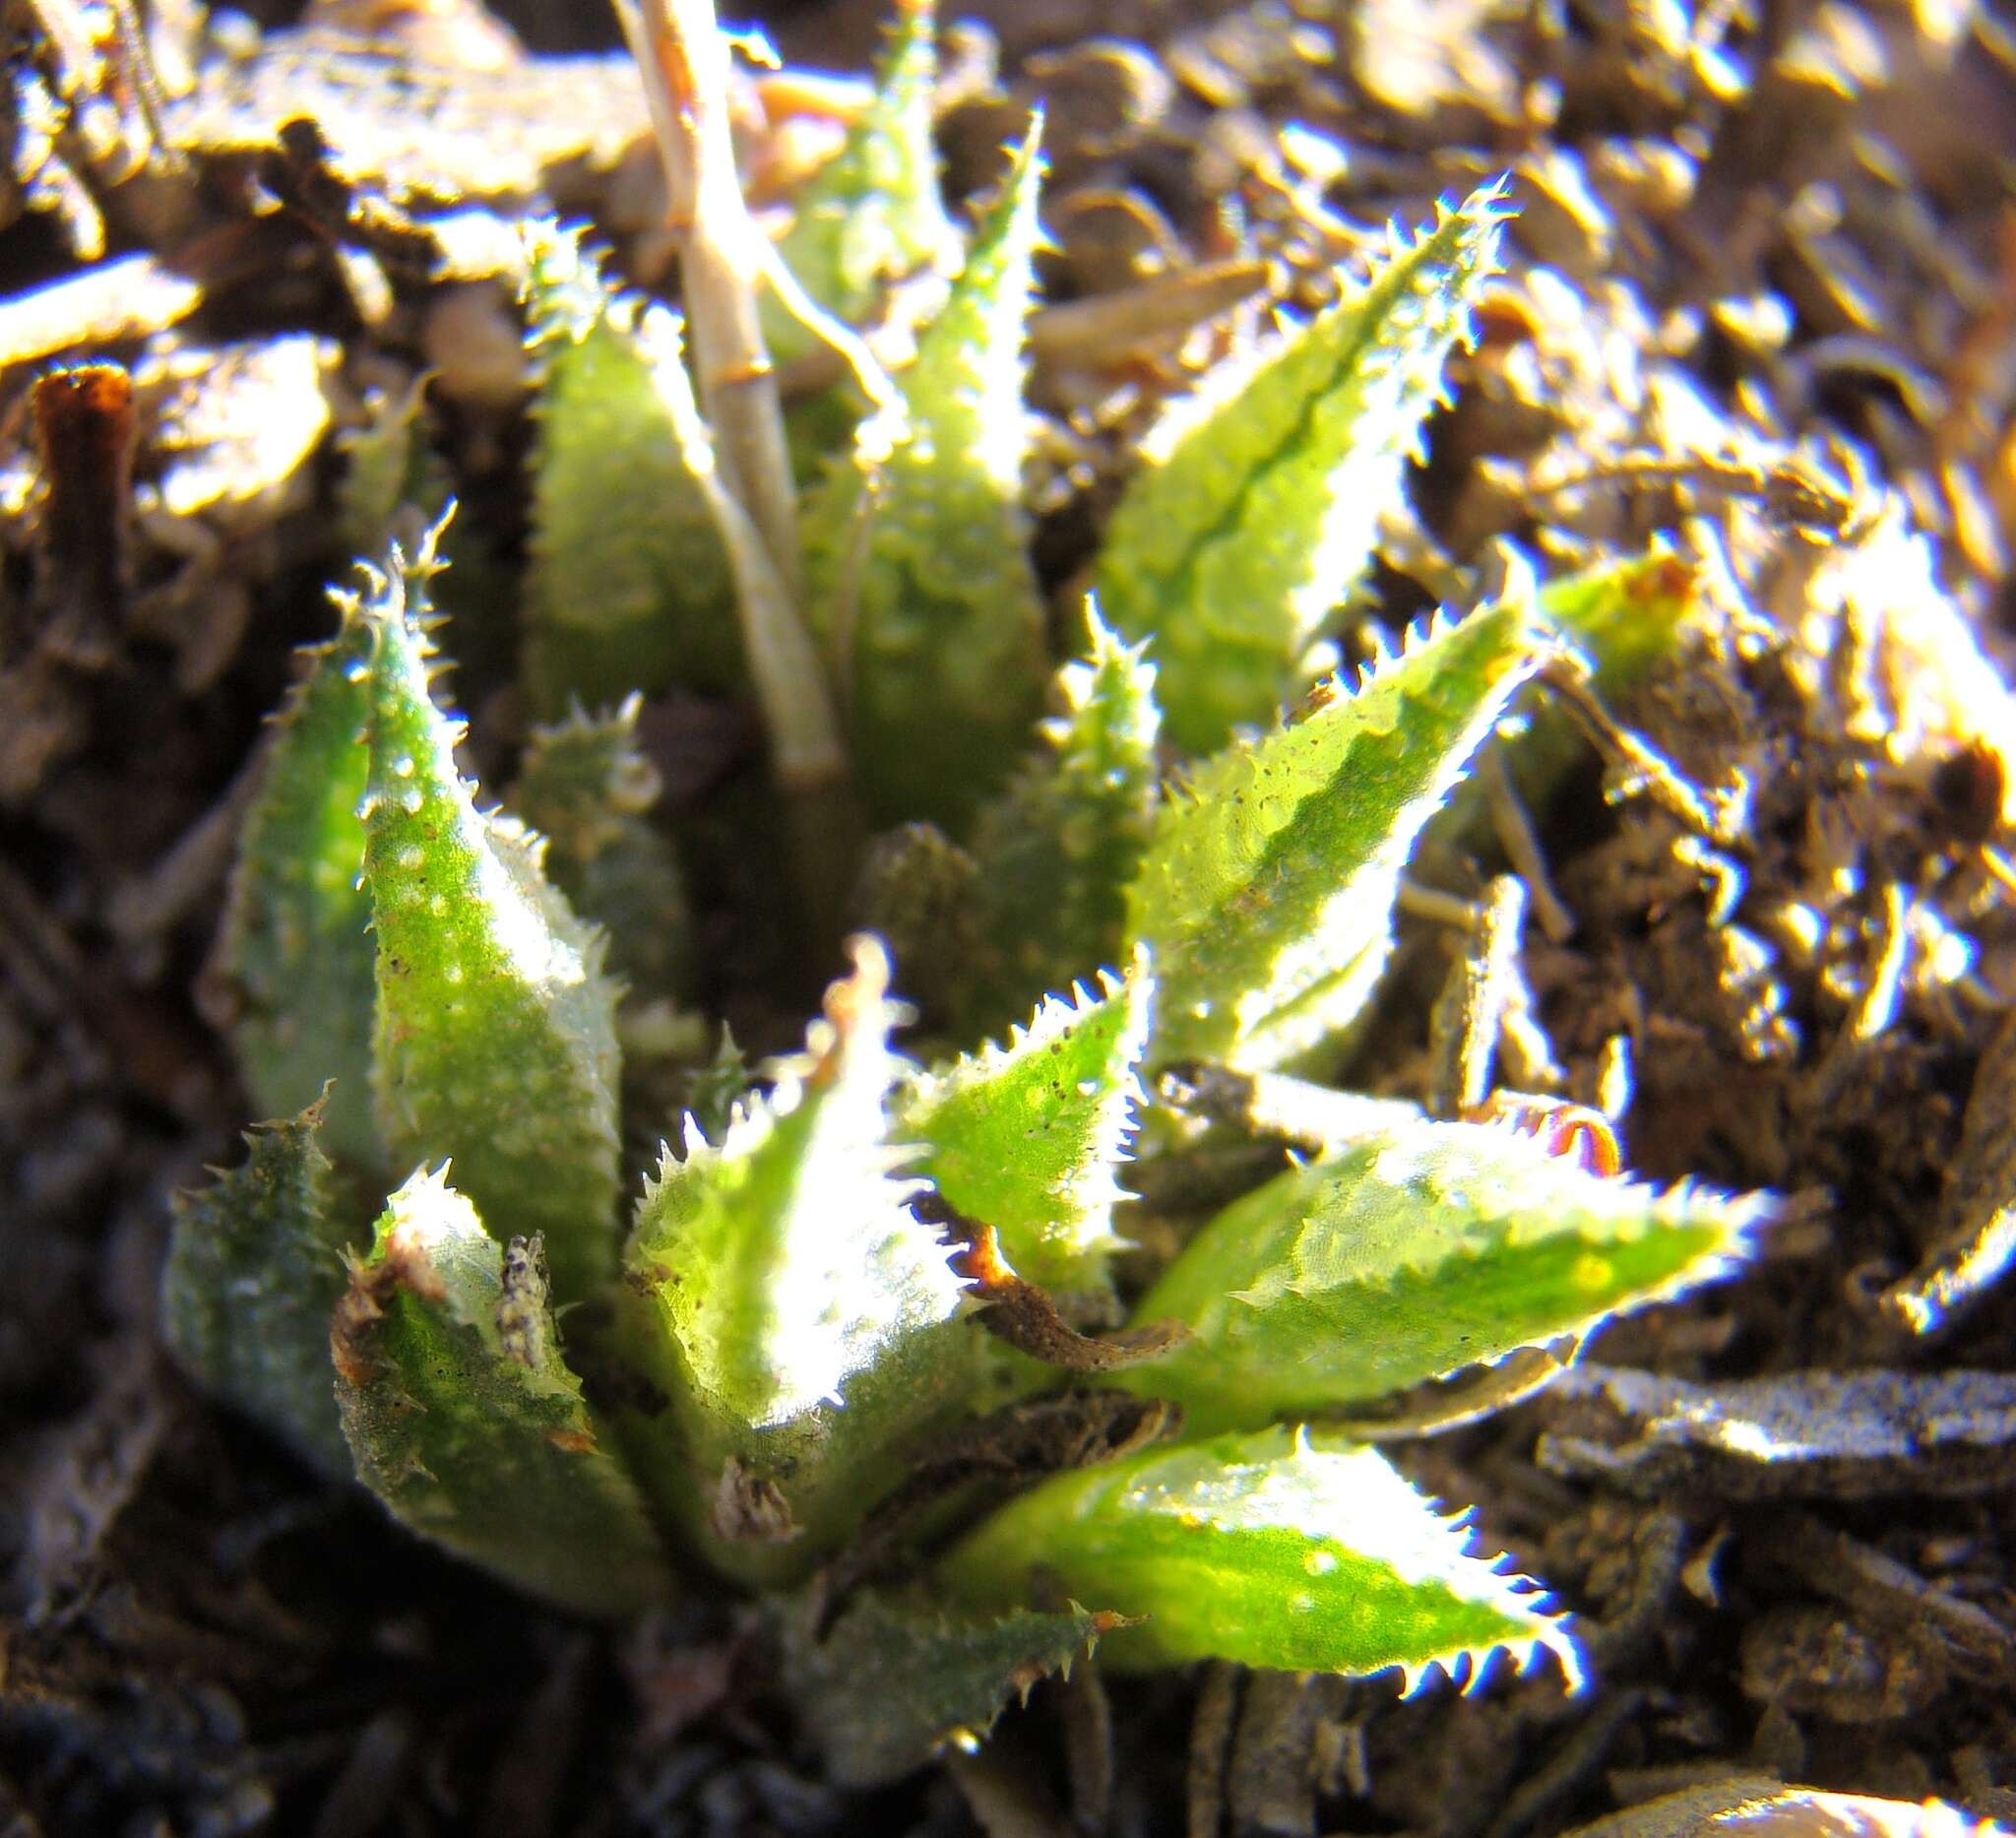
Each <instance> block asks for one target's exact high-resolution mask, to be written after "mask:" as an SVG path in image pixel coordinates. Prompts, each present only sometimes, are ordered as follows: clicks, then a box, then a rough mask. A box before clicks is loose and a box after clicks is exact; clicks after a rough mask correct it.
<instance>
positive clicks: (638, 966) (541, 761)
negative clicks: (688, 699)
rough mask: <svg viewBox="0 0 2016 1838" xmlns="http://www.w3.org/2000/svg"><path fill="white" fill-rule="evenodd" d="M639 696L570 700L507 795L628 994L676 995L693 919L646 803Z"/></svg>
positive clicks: (656, 788)
mask: <svg viewBox="0 0 2016 1838" xmlns="http://www.w3.org/2000/svg"><path fill="white" fill-rule="evenodd" d="M643 706H644V705H643V701H642V699H641V698H640V697H638V696H634V695H633V696H630V697H627V698H626V699H625V700H624V702H623V703H622V705H621V706H620V707H618V708H616V709H614V710H612V711H610V712H608V713H606V714H601V715H584V714H583V713H582V712H581V710H580V709H578V708H577V709H575V710H574V711H573V712H572V713H571V714H569V716H568V717H567V719H566V720H565V721H563V722H555V723H551V724H548V725H546V726H541V727H535V728H534V729H532V731H531V732H530V733H529V734H528V735H527V736H526V742H525V757H524V760H523V762H522V764H521V766H520V769H519V776H518V783H517V784H516V785H514V786H513V787H512V789H511V792H510V795H509V798H508V802H509V803H510V805H511V808H512V809H513V810H514V811H516V812H517V813H518V815H519V816H520V817H522V818H524V820H525V821H526V822H527V823H528V824H529V825H531V827H532V828H533V829H535V830H536V831H537V832H538V833H539V834H540V835H541V836H543V837H544V838H545V839H546V872H547V873H548V874H549V875H550V876H551V877H552V879H553V881H554V882H555V884H557V885H558V887H559V889H560V891H561V892H562V893H563V894H565V895H566V897H567V902H568V904H569V905H570V906H571V907H573V909H574V910H575V912H576V913H578V914H580V915H581V917H582V918H583V919H589V920H591V921H593V922H594V923H595V924H598V925H599V926H600V927H601V928H602V930H603V932H604V933H605V934H606V936H607V938H608V940H609V959H608V967H609V970H610V971H611V973H612V974H613V975H615V976H616V977H618V978H620V979H621V981H622V982H623V985H624V991H625V994H626V995H627V996H628V997H629V998H630V999H632V1000H633V1001H653V1000H657V999H660V998H665V999H669V1000H680V999H683V998H685V997H686V996H687V995H688V994H689V993H690V986H691V983H692V981H693V921H692V917H691V914H690V913H689V911H688V909H687V905H686V888H685V881H684V877H683V876H682V875H681V874H680V872H679V863H678V858H677V856H675V855H674V854H673V853H672V845H671V840H670V839H669V838H668V837H666V836H665V835H664V834H663V833H662V832H661V831H660V830H658V829H657V828H655V827H654V826H653V825H652V824H651V823H650V822H649V821H648V817H647V813H648V812H649V811H650V810H651V808H652V806H653V805H654V804H656V803H657V802H658V798H659V792H660V782H659V776H658V772H657V769H656V768H654V767H653V765H652V764H651V762H650V761H649V760H648V759H646V758H645V756H644V754H643V752H642V751H641V750H640V748H639V745H638V737H637V720H638V716H639V715H640V714H641V713H642V711H643Z"/></svg>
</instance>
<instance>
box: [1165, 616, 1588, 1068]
mask: <svg viewBox="0 0 2016 1838" xmlns="http://www.w3.org/2000/svg"><path fill="white" fill-rule="evenodd" d="M1547 644H1548V641H1547V639H1546V636H1545V634H1544V631H1543V630H1542V628H1541V627H1540V625H1539V623H1538V622H1537V620H1536V619H1535V616H1534V613H1533V610H1532V605H1531V601H1530V598H1529V595H1528V593H1527V591H1525V589H1524V588H1523V587H1521V586H1515V587H1514V588H1513V589H1512V590H1511V591H1509V592H1508V596H1507V598H1506V599H1504V600H1502V601H1499V602H1495V603H1494V604H1492V605H1490V606H1487V607H1484V608H1482V609H1481V610H1479V611H1477V612H1474V613H1472V614H1471V615H1470V616H1469V617H1468V618H1466V619H1464V620H1462V621H1461V622H1458V623H1449V622H1447V621H1444V620H1441V619H1439V618H1438V619H1437V620H1436V621H1434V622H1433V623H1431V624H1429V625H1427V626H1426V627H1423V628H1420V629H1418V630H1417V632H1416V633H1415V634H1414V635H1413V636H1412V637H1411V638H1410V640H1409V641H1408V643H1407V645H1406V648H1405V649H1404V650H1403V651H1402V653H1401V654H1400V655H1399V656H1398V657H1396V658H1391V659H1388V660H1387V661H1386V662H1384V663H1382V664H1380V665H1378V666H1377V667H1376V668H1374V669H1372V670H1370V671H1369V672H1367V673H1366V674H1365V676H1364V677H1363V679H1362V680H1361V682H1360V684H1359V686H1358V688H1357V690H1356V692H1355V693H1348V692H1347V691H1346V690H1345V688H1344V687H1343V686H1342V685H1341V684H1339V683H1337V682H1336V681H1335V680H1334V679H1333V680H1332V681H1330V682H1328V683H1325V684H1321V685H1319V686H1318V688H1317V690H1316V691H1315V692H1313V694H1312V696H1311V699H1310V704H1309V705H1307V706H1305V708H1304V711H1303V712H1302V713H1301V714H1300V716H1299V717H1298V718H1297V719H1293V720H1292V721H1291V722H1290V723H1289V724H1288V725H1287V726H1286V727H1283V728H1278V729H1275V730H1274V731H1273V732H1272V733H1269V734H1267V735H1266V736H1264V737H1263V738H1260V739H1258V740H1253V741H1245V740H1241V741H1236V742H1234V743H1233V744H1232V745H1231V746H1229V747H1228V748H1227V749H1226V750H1225V751H1224V752H1222V753H1220V754H1218V755H1217V756H1216V757H1214V758H1212V759H1210V760H1207V761H1206V762H1205V763H1204V764H1203V765H1202V766H1200V767H1199V768H1198V769H1197V771H1196V773H1195V775H1194V776H1193V777H1192V778H1191V779H1190V781H1189V782H1188V784H1187V785H1186V786H1184V787H1182V788H1180V789H1178V790H1177V791H1176V792H1174V793H1173V794H1172V795H1171V796H1170V797H1169V799H1168V800H1167V801H1166V803H1165V805H1164V807H1163V810H1162V812H1161V815H1160V817H1159V818H1158V820H1157V823H1156V830H1155V837H1154V840H1153V842H1152V843H1151V844H1150V846H1149V851H1148V856H1147V859H1146V860H1145V861H1144V862H1143V863H1142V868H1141V873H1140V875H1139V876H1138V877H1137V879H1136V880H1135V882H1134V885H1133V887H1132V888H1131V889H1130V890H1129V893H1128V913H1129V918H1130V921H1131V926H1132V930H1133V935H1134V937H1135V938H1136V939H1137V940H1139V941H1142V942H1145V943H1146V944H1147V945H1148V946H1149V947H1150V951H1151V954H1152V956H1153V958H1154V962H1155V968H1156V976H1157V979H1158V981H1159V982H1160V984H1161V998H1160V1000H1159V1002H1158V1004H1157V1012H1156V1034H1155V1041H1154V1045H1153V1047H1152V1050H1151V1052H1150V1061H1151V1063H1154V1064H1163V1063H1166V1062H1168V1061H1171V1060H1176V1059H1220V1060H1224V1061H1225V1062H1227V1063H1228V1064H1230V1065H1233V1066H1236V1067H1239V1068H1241V1069H1243V1070H1248V1071H1260V1070H1266V1069H1269V1068H1272V1067H1276V1066H1279V1065H1281V1064H1283V1063H1284V1062H1287V1061H1290V1060H1292V1059H1294V1058H1295V1057H1297V1056H1298V1055H1300V1054H1302V1053H1305V1052H1306V1051H1308V1050H1309V1049H1310V1048H1312V1047H1314V1046H1317V1045H1318V1044H1319V1043H1320V1042H1322V1041H1323V1040H1324V1039H1325V1037H1326V1036H1328V1035H1331V1034H1333V1033H1335V1032H1336V1031H1337V1030H1339V1029H1341V1028H1343V1027H1344V1026H1346V1025H1347V1024H1348V1023H1349V1022H1350V1021H1351V1020H1352V1019H1353V1018H1354V1017H1355V1015H1356V1014H1357V1012H1358V1010H1359V1009H1360V1008H1362V1007H1363V1005H1364V1003H1365V1001H1366V1000H1367V999H1368V998H1369V996H1370V994H1371V990H1372V986H1373V983H1374V982H1376V980H1377V978H1378V975H1379V972H1380V970H1381V969H1382V968H1383V966H1384V964H1385V961H1386V956H1387V953H1388V951H1389V950H1390V949H1391V946H1392V909H1393V901H1394V897H1395V894H1396V892H1397V889H1398V886H1399V880H1400V873H1401V869H1402V868H1403V867H1404V866H1405V864H1406V862H1407V858H1408V855H1409V852H1410V851H1411V850H1412V848H1413V846H1414V841H1415V838H1416V837H1417V836H1418V834H1419V832H1420V828H1421V826H1422V824H1423V823H1425V822H1426V821H1427V819H1428V818H1429V816H1431V815H1432V814H1433V812H1434V811H1435V810H1436V808H1437V807H1438V806H1439V805H1440V804H1441V803H1442V801H1443V800H1444V799H1445V798H1446V797H1447V796H1448V795H1449V792H1450V790H1451V788H1452V787H1454V785H1455V784H1456V782H1457V780H1458V779H1459V778H1460V777H1461V776H1462V773H1463V769H1464V766H1465V764H1466V762H1467V761H1468V760H1469V759H1470V756H1471V755H1472V754H1473V753H1474V752H1475V751H1476V750H1477V748H1478V747H1479V745H1481V743H1482V741H1483V739H1484V737H1485V735H1487V734H1488V733H1489V732H1490V731H1491V729H1492V727H1493V726H1494V725H1495V724H1496V722H1497V720H1498V718H1499V717H1500V716H1501V715H1502V714H1503V713H1504V712H1505V708H1506V705H1507V704H1508V703H1509V702H1510V701H1511V699H1512V697H1513V695H1514V694H1515V693H1516V692H1517V691H1518V689H1519V688H1520V686H1521V685H1522V684H1524V683H1525V682H1527V681H1528V680H1529V679H1530V678H1531V677H1532V676H1533V674H1534V672H1535V671H1536V670H1537V669H1538V668H1539V666H1540V665H1541V663H1542V661H1543V658H1544V655H1545V652H1546V648H1547Z"/></svg>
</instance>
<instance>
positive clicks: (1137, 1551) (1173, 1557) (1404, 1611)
mask: <svg viewBox="0 0 2016 1838" xmlns="http://www.w3.org/2000/svg"><path fill="white" fill-rule="evenodd" d="M1468 1544H1469V1540H1468V1537H1467V1536H1466V1534H1465V1531H1464V1528H1463V1526H1462V1523H1461V1522H1460V1521H1457V1522H1453V1523H1452V1522H1451V1521H1450V1520H1447V1519H1444V1518H1442V1517H1441V1516H1439V1515H1438V1514H1437V1513H1436V1512H1435V1511H1434V1510H1433V1509H1432V1507H1431V1506H1430V1505H1429V1504H1428V1502H1427V1501H1425V1500H1424V1499H1422V1498H1421V1496H1420V1495H1419V1494H1418V1493H1417V1492H1416V1491H1415V1490H1414V1489H1413V1488H1411V1487H1410V1486H1409V1485H1408V1483H1407V1482H1406V1481H1405V1480H1404V1479H1402V1477H1401V1476H1400V1475H1399V1474H1398V1473H1396V1472H1395V1470H1394V1469H1393V1468H1392V1467H1391V1465H1390V1464H1388V1463H1387V1462H1386V1461H1385V1459H1384V1458H1383V1457H1381V1456H1379V1455H1378V1454H1376V1453H1374V1452H1373V1451H1372V1450H1370V1449H1368V1448H1363V1447H1359V1446H1356V1445H1354V1444H1351V1443H1337V1444H1320V1443H1315V1442H1312V1441H1311V1439H1310V1437H1309V1435H1308V1433H1307V1432H1306V1431H1303V1430H1299V1429H1287V1428H1273V1429H1265V1430H1261V1431H1260V1432H1258V1433H1257V1434H1253V1435H1230V1436H1220V1437H1218V1438H1216V1439H1214V1440H1212V1441H1208V1442H1186V1443H1181V1444H1178V1445H1176V1446H1175V1447H1173V1448H1151V1449H1148V1450H1146V1451H1144V1452H1143V1453H1141V1454H1138V1455H1133V1456H1130V1457H1127V1458H1125V1459H1123V1460H1121V1461H1117V1462H1109V1463H1106V1464H1105V1465H1103V1466H1101V1467H1096V1468H1084V1469H1079V1470H1077V1471H1075V1472H1073V1473H1070V1474H1064V1475H1057V1476H1055V1477H1053V1478H1052V1479H1050V1480H1048V1481H1045V1482H1043V1483H1041V1484H1040V1486H1038V1487H1036V1488H1033V1489H1030V1491H1028V1492H1027V1493H1024V1494H1023V1495H1021V1496H1020V1497H1019V1498H1017V1499H1015V1500H1012V1501H1011V1502H1010V1503H1009V1504H1008V1505H1006V1506H1004V1507H1002V1508H1001V1509H1000V1510H999V1511H997V1512H995V1513H994V1514H993V1516H992V1517H990V1518H988V1519H986V1520H984V1521H983V1522H982V1523H981V1524H980V1525H979V1527H978V1528H977V1530H975V1531H974V1532H973V1533H971V1534H970V1535H969V1536H968V1537H967V1538H966V1539H965V1540H963V1541H962V1542H961V1543H960V1544H959V1545H957V1546H955V1547H954V1548H953V1550H952V1551H951V1553H949V1554H948V1555H947V1556H946V1557H945V1558H944V1559H943V1560H942V1561H941V1562H940V1564H939V1566H938V1572H937V1574H938V1577H939V1580H940V1582H941V1583H942V1584H943V1586H944V1588H945V1589H946V1590H947V1591H948V1592H949V1594H950V1595H951V1596H952V1598H953V1599H954V1600H955V1601H961V1602H964V1603H966V1604H969V1605H971V1606H972V1607H975V1608H991V1607H1012V1606H1015V1605H1017V1604H1018V1603H1020V1602H1021V1601H1022V1600H1024V1599H1025V1597H1026V1594H1027V1591H1028V1589H1029V1586H1030V1578H1031V1576H1032V1574H1033V1573H1036V1572H1039V1571H1040V1572H1041V1573H1042V1574H1043V1575H1044V1576H1045V1578H1047V1579H1048V1582H1049V1586H1051V1587H1054V1588H1057V1589H1061V1590H1063V1591H1065V1592H1067V1593H1068V1594H1070V1595H1071V1596H1073V1597H1077V1598H1080V1599H1083V1600H1085V1601H1091V1602H1103V1603H1110V1604H1111V1605H1112V1607H1113V1610H1114V1611H1115V1612H1116V1613H1118V1614H1122V1615H1127V1616H1139V1617H1141V1619H1142V1624H1141V1625H1139V1626H1137V1627H1128V1628H1125V1629H1123V1630H1120V1631H1117V1632H1114V1633H1112V1634H1109V1635H1108V1636H1107V1637H1106V1640H1105V1642H1104V1643H1103V1645H1102V1647H1101V1660H1102V1663H1103V1664H1109V1665H1113V1666H1117V1667H1121V1668H1145V1667H1149V1666H1157V1665H1171V1664H1182V1663H1184V1662H1186V1661H1190V1660H1200V1659H1228V1660H1235V1661H1238V1662H1239V1663H1241V1664H1243V1665H1247V1666H1266V1667H1271V1668H1274V1669H1277V1670H1280V1671H1284V1672H1332V1673H1346V1674H1351V1675H1355V1676H1361V1675H1364V1674H1368V1673H1375V1672H1381V1671H1384V1670H1385V1669H1386V1668H1388V1667H1391V1666H1398V1667H1401V1668H1403V1669H1404V1672H1405V1675H1406V1680H1407V1684H1408V1688H1409V1689H1410V1690H1411V1689H1413V1688H1414V1687H1415V1686H1416V1685H1417V1684H1418V1683H1419V1682H1420V1681H1421V1680H1422V1679H1423V1678H1424V1677H1425V1676H1426V1675H1427V1673H1428V1671H1429V1669H1430V1668H1433V1667H1441V1668H1443V1669H1445V1670H1448V1671H1450V1672H1452V1673H1455V1672H1458V1671H1463V1672H1465V1673H1467V1675H1468V1677H1469V1678H1470V1679H1471V1680H1473V1681H1474V1680H1476V1679H1477V1678H1478V1677H1480V1676H1481V1669H1482V1667H1483V1665H1484V1663H1485V1661H1486V1660H1487V1659H1488V1658H1489V1656H1490V1655H1491V1654H1493V1653H1494V1652H1497V1651H1500V1650H1504V1651H1507V1652H1509V1653H1510V1654H1511V1655H1512V1657H1513V1658H1514V1660H1515V1661H1516V1663H1517V1664H1518V1665H1519V1666H1520V1667H1521V1668H1522V1669H1523V1668H1524V1667H1525V1666H1526V1665H1527V1664H1529V1663H1530V1662H1531V1661H1532V1660H1533V1659H1534V1658H1535V1657H1536V1656H1538V1655H1539V1654H1541V1653H1543V1652H1551V1653H1553V1654H1554V1655H1555V1656H1556V1657H1557V1658H1558V1659H1559V1660H1560V1662H1561V1666H1562V1670H1563V1672H1564V1673H1565V1674H1566V1676H1567V1678H1568V1680H1569V1682H1570V1683H1571V1685H1573V1684H1579V1682H1580V1668H1579V1664H1578V1660H1577V1656H1576V1652H1575V1648H1574V1644H1573V1642H1572V1641H1571V1639H1570V1638H1569V1636H1568V1634H1567V1632H1566V1630H1565V1629H1564V1628H1563V1627H1562V1625H1561V1624H1560V1623H1559V1622H1558V1621H1556V1620H1554V1619H1553V1618H1551V1617H1550V1616H1548V1615H1547V1614H1546V1613H1545V1612H1544V1599H1543V1598H1541V1597H1539V1596H1538V1595H1537V1594H1535V1593H1534V1592H1533V1588H1532V1585H1530V1584H1528V1583H1527V1582H1526V1581H1525V1579H1524V1578H1521V1577H1517V1576H1507V1575H1504V1574H1501V1573H1500V1571H1499V1569H1498V1566H1497V1565H1496V1564H1495V1563H1493V1562H1490V1561H1487V1560H1485V1559H1482V1558H1480V1557H1476V1556H1472V1555H1470V1554H1469V1553H1468V1549H1467V1547H1468Z"/></svg>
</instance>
